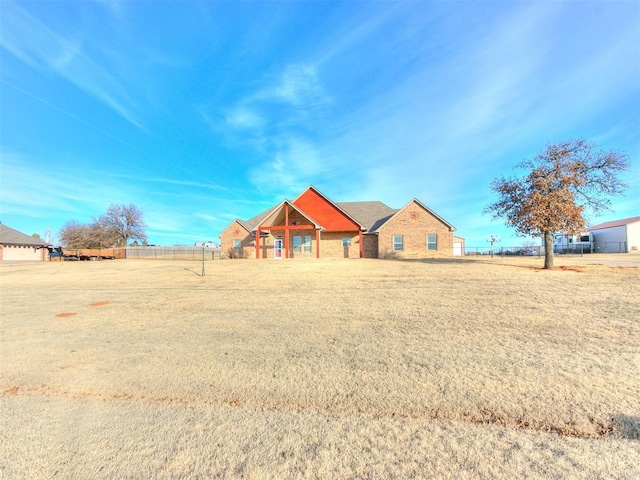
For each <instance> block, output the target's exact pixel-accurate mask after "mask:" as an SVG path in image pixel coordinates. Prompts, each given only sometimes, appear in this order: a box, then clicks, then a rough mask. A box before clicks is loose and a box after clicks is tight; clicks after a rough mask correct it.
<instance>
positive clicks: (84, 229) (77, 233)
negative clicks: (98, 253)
mask: <svg viewBox="0 0 640 480" xmlns="http://www.w3.org/2000/svg"><path fill="white" fill-rule="evenodd" d="M58 236H59V237H60V243H61V244H62V245H63V246H65V247H67V248H91V247H90V246H89V245H90V243H91V239H90V238H91V235H90V228H89V226H88V225H84V224H82V223H80V222H78V221H77V220H69V221H68V222H67V223H65V224H64V225H63V226H62V229H61V230H60V234H59V235H58Z"/></svg>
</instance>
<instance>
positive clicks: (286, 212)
mask: <svg viewBox="0 0 640 480" xmlns="http://www.w3.org/2000/svg"><path fill="white" fill-rule="evenodd" d="M284 258H289V204H288V203H285V204H284Z"/></svg>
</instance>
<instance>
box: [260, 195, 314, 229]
mask: <svg viewBox="0 0 640 480" xmlns="http://www.w3.org/2000/svg"><path fill="white" fill-rule="evenodd" d="M286 205H288V206H289V207H291V208H292V209H294V210H295V211H296V212H298V213H299V214H300V215H302V216H303V217H304V218H306V219H307V220H309V223H311V224H313V226H314V227H315V228H320V229H322V225H319V224H318V223H317V222H316V221H314V220H313V219H312V218H311V217H310V216H309V215H307V214H306V213H304V212H303V211H302V210H301V209H300V207H298V206H296V205H295V204H293V203H291V202H290V201H289V200H285V201H284V202H281V203H280V204H279V205H277V206H276V207H275V208H272V209H271V210H270V211H269V213H267V215H265V216H264V218H262V220H260V222H259V223H257V224H256V226H255V227H254V230H255V228H257V227H258V226H259V225H260V226H261V225H262V224H263V223H266V222H267V221H268V220H270V219H273V220H275V222H276V223H275V225H278V224H279V222H280V221H284V220H283V219H282V217H280V219H278V217H279V216H280V215H281V214H282V208H283V207H285V206H286ZM254 218H255V217H254ZM271 225H274V224H273V223H272V224H271ZM265 226H267V225H265Z"/></svg>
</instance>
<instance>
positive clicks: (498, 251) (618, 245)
mask: <svg viewBox="0 0 640 480" xmlns="http://www.w3.org/2000/svg"><path fill="white" fill-rule="evenodd" d="M626 251H627V244H626V242H598V243H596V244H595V245H593V246H591V245H556V246H554V248H553V253H554V254H555V255H579V256H582V255H586V254H589V253H625V252H626ZM465 255H466V256H473V255H489V256H494V255H495V256H500V257H507V256H510V257H542V256H544V247H543V246H537V247H535V246H533V247H531V246H530V247H496V246H495V245H494V246H493V247H466V248H465Z"/></svg>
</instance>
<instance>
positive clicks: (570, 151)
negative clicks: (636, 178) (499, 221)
mask: <svg viewBox="0 0 640 480" xmlns="http://www.w3.org/2000/svg"><path fill="white" fill-rule="evenodd" d="M518 167H519V168H522V169H526V170H528V172H529V173H527V174H526V175H525V176H523V177H516V176H514V177H510V178H505V177H504V176H502V177H499V178H497V179H495V180H494V181H493V182H492V183H491V190H493V191H494V192H495V193H497V194H498V196H499V199H498V201H496V202H494V203H492V204H490V205H489V206H488V207H487V208H485V213H491V214H492V215H493V218H503V219H504V221H505V223H506V225H507V226H509V227H513V228H514V229H515V230H516V232H517V233H518V234H520V235H531V236H535V237H542V238H544V247H545V256H544V268H547V269H548V268H553V234H554V232H566V233H568V234H572V235H575V234H578V233H580V232H581V231H582V230H584V229H585V228H586V226H587V221H586V218H585V210H590V211H592V212H593V213H594V214H596V215H597V214H599V213H601V212H602V211H605V210H608V209H609V208H610V206H611V201H610V200H609V198H608V197H610V196H615V195H621V194H622V193H623V191H624V189H625V188H626V185H625V184H624V183H623V182H622V181H621V180H620V179H619V178H618V174H619V173H620V172H621V171H622V170H625V169H626V168H628V167H629V163H628V160H627V156H626V154H624V153H621V152H615V151H609V152H605V151H603V150H599V149H598V148H597V146H596V145H595V144H593V143H589V142H587V141H585V140H583V139H579V140H569V141H565V142H560V143H557V144H555V145H549V146H547V148H546V149H545V150H543V151H541V152H539V153H538V154H537V155H536V156H535V157H534V158H533V159H530V160H524V161H523V162H521V163H520V164H518Z"/></svg>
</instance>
